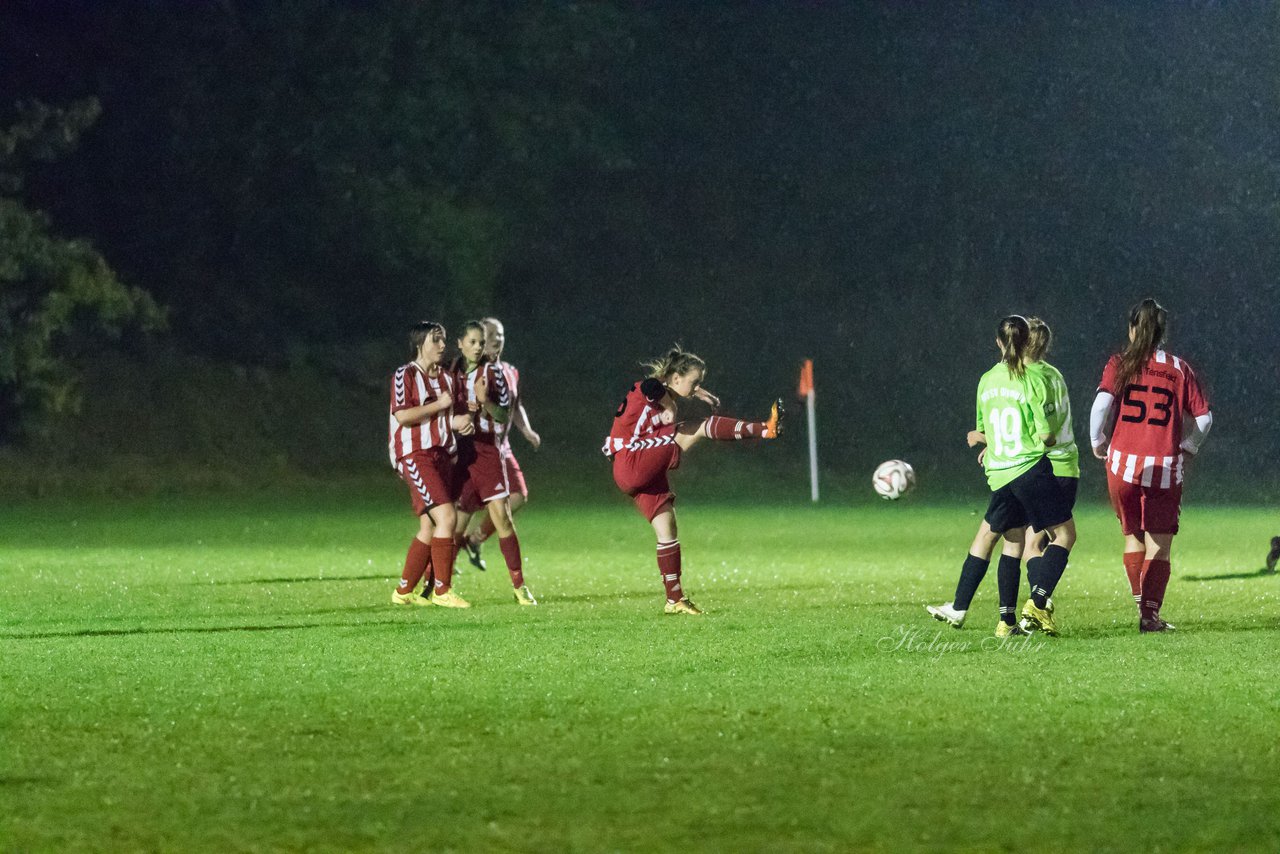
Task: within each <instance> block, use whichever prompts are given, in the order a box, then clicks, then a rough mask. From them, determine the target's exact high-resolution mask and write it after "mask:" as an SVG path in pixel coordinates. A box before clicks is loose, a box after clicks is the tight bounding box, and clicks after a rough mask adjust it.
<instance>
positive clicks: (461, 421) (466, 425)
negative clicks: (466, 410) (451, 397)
mask: <svg viewBox="0 0 1280 854" xmlns="http://www.w3.org/2000/svg"><path fill="white" fill-rule="evenodd" d="M449 423H450V424H451V425H452V427H453V432H455V433H457V434H458V435H459V436H470V435H471V434H472V433H474V432H476V425H475V422H474V421H472V420H471V416H470V415H455V416H453V418H451V419H450V420H449Z"/></svg>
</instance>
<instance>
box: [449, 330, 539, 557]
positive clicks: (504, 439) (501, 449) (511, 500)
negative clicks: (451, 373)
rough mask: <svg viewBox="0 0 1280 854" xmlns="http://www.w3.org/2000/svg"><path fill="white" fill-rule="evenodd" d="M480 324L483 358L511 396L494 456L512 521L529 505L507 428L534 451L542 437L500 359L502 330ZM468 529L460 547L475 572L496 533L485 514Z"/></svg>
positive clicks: (511, 370)
mask: <svg viewBox="0 0 1280 854" xmlns="http://www.w3.org/2000/svg"><path fill="white" fill-rule="evenodd" d="M480 323H482V324H483V325H484V333H485V336H484V354H485V357H486V358H488V359H490V360H491V361H492V362H493V365H494V368H496V369H497V370H499V371H501V372H502V376H503V378H504V379H505V380H506V384H507V393H508V394H509V395H510V396H511V409H510V413H511V417H510V418H509V419H508V421H507V423H506V424H502V423H498V424H496V425H495V426H496V428H497V430H498V442H497V444H498V453H499V454H501V455H502V468H503V471H505V472H506V474H507V488H508V489H509V490H510V491H511V495H510V496H509V497H508V499H507V503H508V505H509V506H510V507H511V516H512V518H514V517H515V515H516V513H518V512H519V511H520V508H522V507H524V506H525V504H527V503H528V502H529V486H528V484H526V483H525V479H524V471H523V470H521V468H520V461H519V460H517V459H516V454H515V451H514V450H513V449H512V448H511V428H512V427H513V426H514V427H515V428H516V429H517V430H519V431H520V433H521V435H523V436H524V438H525V441H526V442H528V443H529V444H530V445H532V446H533V449H534V450H535V451H536V450H538V448H539V447H540V446H541V445H542V437H541V436H539V435H538V431H536V430H534V429H533V425H532V424H531V423H530V422H529V413H528V411H527V410H526V409H525V407H524V398H523V397H522V396H521V394H520V371H519V370H518V369H517V368H516V366H515V365H513V364H511V363H510V362H505V361H503V359H502V351H503V349H504V348H505V347H506V343H507V331H506V327H504V326H503V324H502V321H500V320H498V319H497V318H496V317H486V318H483V319H481V321H480ZM472 529H473V530H472V531H471V533H470V534H468V535H467V539H466V541H465V542H464V543H463V546H464V547H465V548H466V550H467V555H468V557H469V558H470V560H471V563H472V565H473V566H475V567H476V568H477V569H484V568H485V562H484V558H482V557H481V555H480V546H481V545H482V544H483V543H484V542H485V540H487V539H489V537H491V536H493V533H494V531H496V530H497V529H496V528H495V527H494V525H493V520H492V519H491V518H490V517H489V515H488V514H485V516H484V518H483V519H482V520H481V521H480V524H479V525H475V524H474V522H473V524H472Z"/></svg>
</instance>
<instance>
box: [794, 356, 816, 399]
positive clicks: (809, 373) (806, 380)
mask: <svg viewBox="0 0 1280 854" xmlns="http://www.w3.org/2000/svg"><path fill="white" fill-rule="evenodd" d="M811 394H813V359H805V360H804V364H803V365H802V366H801V367H800V385H799V387H798V388H797V389H796V395H797V396H799V397H802V398H804V397H808V396H809V395H811Z"/></svg>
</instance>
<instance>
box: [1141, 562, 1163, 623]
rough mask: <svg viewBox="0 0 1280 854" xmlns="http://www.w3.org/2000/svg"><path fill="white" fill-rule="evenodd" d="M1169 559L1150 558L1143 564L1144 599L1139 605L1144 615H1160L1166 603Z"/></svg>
mask: <svg viewBox="0 0 1280 854" xmlns="http://www.w3.org/2000/svg"><path fill="white" fill-rule="evenodd" d="M1169 574H1170V566H1169V561H1167V560H1148V561H1144V562H1143V564H1142V601H1141V602H1140V603H1139V605H1138V607H1139V609H1140V610H1141V611H1142V616H1144V617H1158V616H1159V615H1160V606H1161V605H1163V604H1164V589H1165V587H1167V586H1168V584H1169Z"/></svg>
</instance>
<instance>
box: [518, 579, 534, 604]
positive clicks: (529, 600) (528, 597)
mask: <svg viewBox="0 0 1280 854" xmlns="http://www.w3.org/2000/svg"><path fill="white" fill-rule="evenodd" d="M515 594H516V602H518V603H519V604H521V605H537V604H538V600H537V599H534V598H533V591H532V590H530V589H529V585H527V584H523V585H521V586H519V587H517V588H516V589H515Z"/></svg>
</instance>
